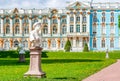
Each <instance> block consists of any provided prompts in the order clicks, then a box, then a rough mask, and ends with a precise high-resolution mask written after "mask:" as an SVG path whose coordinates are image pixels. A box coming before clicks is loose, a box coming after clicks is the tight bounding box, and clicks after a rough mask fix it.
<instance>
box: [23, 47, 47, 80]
mask: <svg viewBox="0 0 120 81" xmlns="http://www.w3.org/2000/svg"><path fill="white" fill-rule="evenodd" d="M41 51H42V48H40V47H31V48H30V66H29V70H28V72H27V73H25V74H24V77H27V76H29V77H38V78H44V77H46V74H45V73H44V72H42V69H41Z"/></svg>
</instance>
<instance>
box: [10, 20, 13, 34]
mask: <svg viewBox="0 0 120 81" xmlns="http://www.w3.org/2000/svg"><path fill="white" fill-rule="evenodd" d="M10 34H11V36H12V35H13V23H12V18H10Z"/></svg>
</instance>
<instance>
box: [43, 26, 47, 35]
mask: <svg viewBox="0 0 120 81" xmlns="http://www.w3.org/2000/svg"><path fill="white" fill-rule="evenodd" d="M47 33H48V27H47V26H44V28H43V34H47Z"/></svg>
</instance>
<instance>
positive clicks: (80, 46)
mask: <svg viewBox="0 0 120 81" xmlns="http://www.w3.org/2000/svg"><path fill="white" fill-rule="evenodd" d="M79 45H80V48H82V38H80V43H79Z"/></svg>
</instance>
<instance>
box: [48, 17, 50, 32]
mask: <svg viewBox="0 0 120 81" xmlns="http://www.w3.org/2000/svg"><path fill="white" fill-rule="evenodd" d="M48 34H50V19H48Z"/></svg>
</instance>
